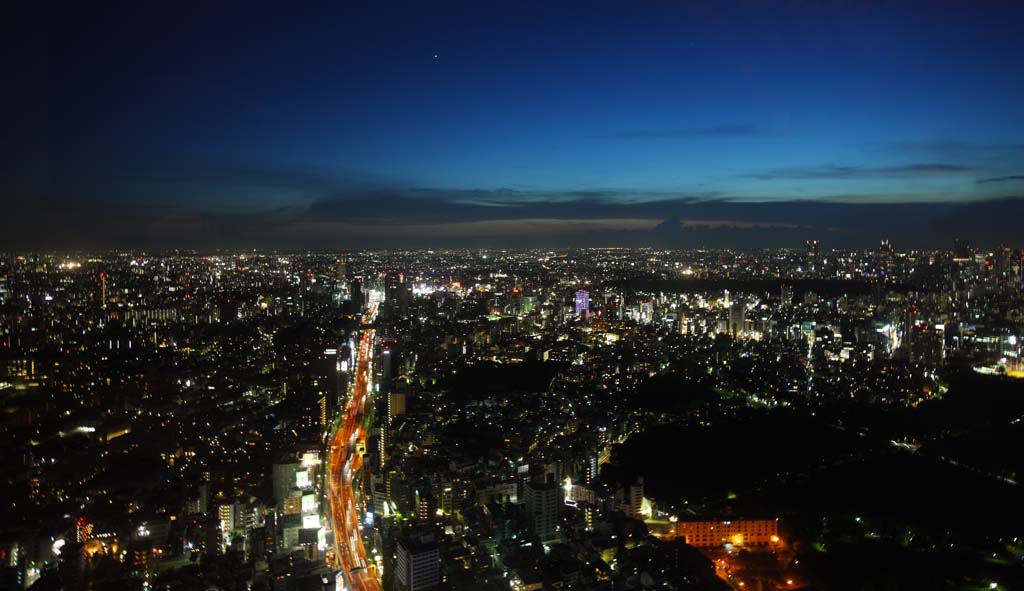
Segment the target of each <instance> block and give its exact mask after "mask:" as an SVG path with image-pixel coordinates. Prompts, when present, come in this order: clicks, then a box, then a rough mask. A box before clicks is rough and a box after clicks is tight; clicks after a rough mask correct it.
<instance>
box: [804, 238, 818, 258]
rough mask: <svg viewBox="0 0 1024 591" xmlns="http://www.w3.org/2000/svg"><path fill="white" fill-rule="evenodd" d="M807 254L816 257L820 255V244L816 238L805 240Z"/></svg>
mask: <svg viewBox="0 0 1024 591" xmlns="http://www.w3.org/2000/svg"><path fill="white" fill-rule="evenodd" d="M807 256H809V257H811V258H812V259H816V258H818V257H820V256H821V244H820V243H819V242H818V241H817V240H808V241H807Z"/></svg>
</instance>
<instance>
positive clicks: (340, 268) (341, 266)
mask: <svg viewBox="0 0 1024 591" xmlns="http://www.w3.org/2000/svg"><path fill="white" fill-rule="evenodd" d="M347 272H348V269H347V267H346V265H345V257H343V256H340V257H338V258H337V259H335V261H334V278H335V279H336V280H337V281H338V283H339V284H342V285H344V284H345V283H346V279H347V277H346V273H347Z"/></svg>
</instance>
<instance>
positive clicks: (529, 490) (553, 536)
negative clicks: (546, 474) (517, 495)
mask: <svg viewBox="0 0 1024 591" xmlns="http://www.w3.org/2000/svg"><path fill="white" fill-rule="evenodd" d="M524 492H525V497H526V514H527V519H528V520H529V523H530V527H531V529H532V530H533V533H534V534H536V536H537V537H538V538H540V541H541V542H545V543H547V542H554V541H557V540H558V508H559V507H558V505H559V496H560V494H561V492H562V487H561V486H559V485H558V484H555V483H554V482H544V483H538V482H527V483H526V487H525V490H524Z"/></svg>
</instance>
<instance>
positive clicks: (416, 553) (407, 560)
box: [395, 536, 441, 591]
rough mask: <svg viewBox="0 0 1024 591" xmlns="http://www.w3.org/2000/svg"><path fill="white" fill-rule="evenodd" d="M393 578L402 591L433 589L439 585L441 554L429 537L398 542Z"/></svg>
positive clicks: (410, 538) (402, 539)
mask: <svg viewBox="0 0 1024 591" xmlns="http://www.w3.org/2000/svg"><path fill="white" fill-rule="evenodd" d="M395 578H396V579H397V580H398V588H399V589H402V590H403V591H423V590H427V589H433V588H435V587H437V586H438V585H439V584H440V583H441V554H440V552H439V551H438V549H437V544H435V543H434V541H433V539H432V537H431V536H421V537H409V538H401V539H399V540H398V545H397V561H396V562H395Z"/></svg>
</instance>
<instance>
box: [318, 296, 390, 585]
mask: <svg viewBox="0 0 1024 591" xmlns="http://www.w3.org/2000/svg"><path fill="white" fill-rule="evenodd" d="M376 315H377V306H376V304H375V305H373V306H370V308H369V310H367V311H366V313H365V314H364V315H363V323H364V324H369V323H370V322H372V321H373V319H374V317H376ZM374 332H375V331H373V330H365V331H363V334H362V337H361V338H360V340H359V351H358V360H357V361H356V381H355V387H354V388H353V390H352V397H351V398H350V399H349V401H348V404H346V405H345V410H344V413H345V414H344V417H343V420H342V424H341V425H340V426H339V427H338V430H337V431H335V433H334V438H333V440H332V441H331V454H330V463H329V468H328V477H329V478H328V480H329V495H330V501H331V516H330V519H331V522H332V526H333V529H334V552H335V556H336V559H337V562H338V564H339V566H340V568H341V569H342V570H343V571H344V572H345V579H346V581H348V583H349V585H350V586H351V588H352V590H353V591H381V585H380V581H379V580H378V579H377V572H376V570H377V568H376V565H375V564H374V562H373V561H372V560H367V558H366V549H365V548H364V547H363V539H362V536H361V535H360V530H361V527H360V525H359V512H358V511H357V510H356V498H355V492H354V491H353V489H352V478H353V476H355V474H356V473H357V472H359V469H360V468H361V467H362V465H363V458H362V456H360V455H359V454H357V453H356V450H355V447H356V441H359V440H360V439H365V438H366V433H365V432H364V431H365V430H364V429H363V426H362V422H363V410H364V409H365V407H366V404H367V403H368V402H369V399H370V385H371V381H372V380H371V373H370V372H371V371H372V363H371V361H370V357H371V355H372V354H373V338H374Z"/></svg>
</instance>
